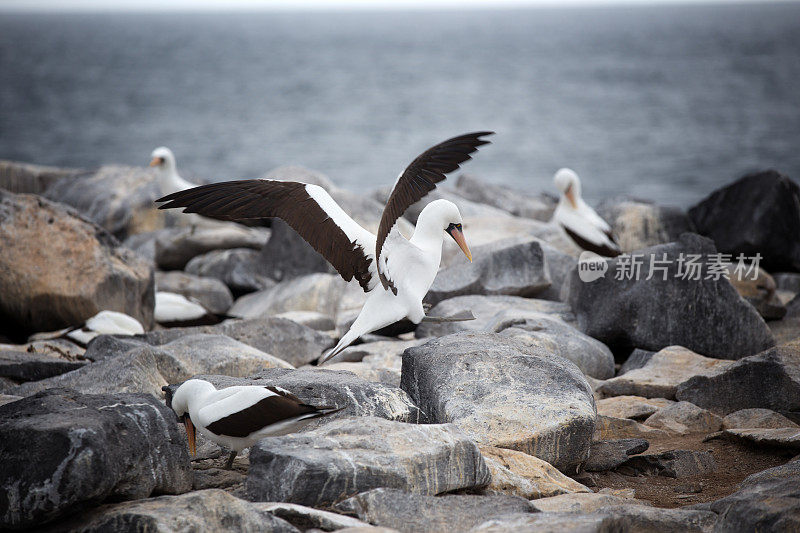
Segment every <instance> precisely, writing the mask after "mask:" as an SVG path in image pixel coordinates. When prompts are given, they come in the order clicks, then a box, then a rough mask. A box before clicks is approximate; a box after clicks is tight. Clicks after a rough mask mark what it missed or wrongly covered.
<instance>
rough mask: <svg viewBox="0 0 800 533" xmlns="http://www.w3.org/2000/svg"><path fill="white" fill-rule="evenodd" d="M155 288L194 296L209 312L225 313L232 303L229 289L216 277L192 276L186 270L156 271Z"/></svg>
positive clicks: (189, 296)
mask: <svg viewBox="0 0 800 533" xmlns="http://www.w3.org/2000/svg"><path fill="white" fill-rule="evenodd" d="M155 279H156V290H158V291H165V292H174V293H177V294H183V295H184V296H186V297H187V298H194V299H195V300H197V301H199V302H200V303H201V304H202V305H203V307H205V308H206V309H208V311H210V312H211V313H214V314H217V315H222V314H225V313H226V312H227V311H228V309H230V307H231V305H233V295H232V294H231V291H230V289H229V288H228V287H227V285H225V284H224V283H222V282H221V281H220V280H218V279H216V278H209V277H203V276H194V275H192V274H187V273H186V272H179V271H173V272H156V278H155Z"/></svg>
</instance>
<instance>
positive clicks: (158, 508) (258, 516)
mask: <svg viewBox="0 0 800 533" xmlns="http://www.w3.org/2000/svg"><path fill="white" fill-rule="evenodd" d="M58 528H64V529H58ZM53 531H82V532H86V533H105V532H109V531H147V532H148V533H150V532H152V533H172V532H175V531H259V532H264V533H300V530H299V529H297V528H296V527H294V526H292V525H291V524H289V523H288V522H286V521H285V520H281V519H280V518H277V517H276V516H273V515H272V514H271V513H269V512H267V511H266V510H262V509H260V508H259V507H258V505H257V504H253V503H250V502H248V501H245V500H241V499H239V498H236V497H235V496H232V495H230V494H228V493H227V492H225V491H223V490H219V489H209V490H201V491H197V492H192V493H189V494H183V495H180V496H160V497H158V498H150V499H147V500H140V501H135V502H124V503H117V504H112V505H104V506H101V507H98V508H97V509H93V510H91V511H89V512H87V513H84V514H82V515H80V516H77V517H75V518H74V519H72V520H69V521H67V522H64V523H61V524H59V525H58V526H56V527H54V528H53Z"/></svg>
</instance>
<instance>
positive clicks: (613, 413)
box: [597, 395, 673, 420]
mask: <svg viewBox="0 0 800 533" xmlns="http://www.w3.org/2000/svg"><path fill="white" fill-rule="evenodd" d="M672 403H673V402H672V400H667V399H666V398H644V397H643V396H628V395H623V396H612V397H611V398H603V399H601V400H597V414H598V415H603V416H610V417H614V418H630V419H632V420H644V419H645V418H647V417H648V416H650V415H652V414H653V413H655V412H656V411H658V410H659V409H661V408H662V407H667V406H669V405H671V404H672Z"/></svg>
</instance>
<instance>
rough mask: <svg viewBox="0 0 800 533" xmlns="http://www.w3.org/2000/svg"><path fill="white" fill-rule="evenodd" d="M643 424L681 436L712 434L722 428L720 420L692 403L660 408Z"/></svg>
mask: <svg viewBox="0 0 800 533" xmlns="http://www.w3.org/2000/svg"><path fill="white" fill-rule="evenodd" d="M644 424H645V425H646V426H650V427H652V428H658V429H663V430H666V431H671V432H673V433H680V434H681V435H685V434H688V433H714V432H715V431H719V430H720V429H721V428H722V418H721V417H719V416H717V415H715V414H714V413H712V412H711V411H707V410H705V409H702V408H700V407H697V406H696V405H694V404H693V403H689V402H678V403H674V404H672V405H669V406H667V407H662V408H661V409H659V410H658V411H656V412H655V413H653V415H651V416H650V417H649V418H648V419H647V420H645V421H644Z"/></svg>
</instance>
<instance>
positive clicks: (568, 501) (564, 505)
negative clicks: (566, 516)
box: [531, 492, 649, 513]
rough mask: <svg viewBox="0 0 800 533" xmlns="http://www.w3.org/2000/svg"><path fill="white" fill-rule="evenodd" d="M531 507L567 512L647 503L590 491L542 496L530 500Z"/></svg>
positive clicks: (582, 511) (583, 511)
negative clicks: (586, 492)
mask: <svg viewBox="0 0 800 533" xmlns="http://www.w3.org/2000/svg"><path fill="white" fill-rule="evenodd" d="M531 504H532V505H533V507H534V508H535V509H537V510H539V511H541V512H543V513H547V512H558V511H561V512H568V513H591V512H594V511H597V510H598V509H602V508H603V507H609V506H614V505H626V504H635V505H641V506H648V505H649V504H648V503H647V502H645V501H642V500H636V499H633V498H625V497H622V496H616V495H613V494H603V493H596V492H590V493H588V494H563V495H561V496H552V497H550V498H542V499H540V500H536V501H533V502H531Z"/></svg>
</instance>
